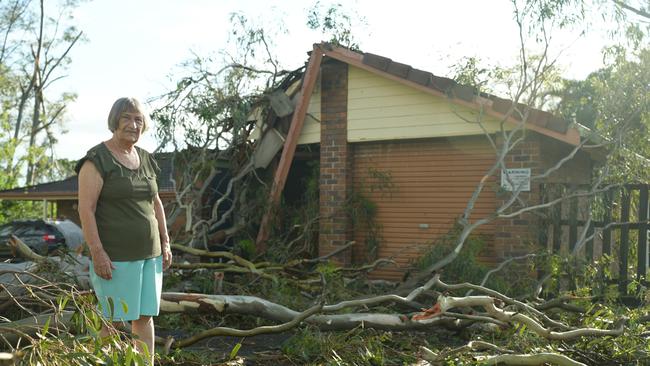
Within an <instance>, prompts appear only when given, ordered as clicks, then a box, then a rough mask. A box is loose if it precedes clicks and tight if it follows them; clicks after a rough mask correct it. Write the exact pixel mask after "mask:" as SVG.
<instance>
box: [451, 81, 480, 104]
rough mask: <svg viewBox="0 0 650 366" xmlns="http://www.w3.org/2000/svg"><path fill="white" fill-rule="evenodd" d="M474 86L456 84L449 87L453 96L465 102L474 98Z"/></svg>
mask: <svg viewBox="0 0 650 366" xmlns="http://www.w3.org/2000/svg"><path fill="white" fill-rule="evenodd" d="M474 94H475V92H474V88H472V87H471V86H467V85H461V84H456V85H454V86H452V87H451V95H452V96H453V97H454V98H458V99H462V100H464V101H467V102H471V101H473V100H474Z"/></svg>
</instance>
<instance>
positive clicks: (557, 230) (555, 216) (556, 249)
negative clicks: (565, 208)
mask: <svg viewBox="0 0 650 366" xmlns="http://www.w3.org/2000/svg"><path fill="white" fill-rule="evenodd" d="M554 188H555V189H554V190H553V193H554V197H552V198H551V200H554V199H557V198H559V197H561V196H562V194H563V193H562V192H561V190H562V186H560V185H556V186H555V187H554ZM562 202H563V201H560V202H558V203H557V204H555V205H553V207H552V208H551V210H552V211H551V217H552V220H553V254H559V253H560V249H561V248H562V241H561V238H562Z"/></svg>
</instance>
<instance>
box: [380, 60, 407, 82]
mask: <svg viewBox="0 0 650 366" xmlns="http://www.w3.org/2000/svg"><path fill="white" fill-rule="evenodd" d="M411 69H412V67H411V66H410V65H407V64H402V63H399V62H395V61H393V62H391V63H390V65H388V69H386V72H387V73H389V74H393V75H395V76H399V77H401V78H403V79H406V78H407V77H408V75H409V71H411Z"/></svg>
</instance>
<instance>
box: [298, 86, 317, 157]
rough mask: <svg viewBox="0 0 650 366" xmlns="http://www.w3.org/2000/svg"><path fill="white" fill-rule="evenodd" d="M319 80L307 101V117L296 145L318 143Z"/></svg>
mask: <svg viewBox="0 0 650 366" xmlns="http://www.w3.org/2000/svg"><path fill="white" fill-rule="evenodd" d="M319 121H320V78H318V80H317V81H316V85H315V86H314V92H313V93H312V95H311V99H310V100H309V108H307V116H306V117H305V123H304V124H303V126H302V132H301V133H300V137H299V138H298V144H313V143H320V123H319Z"/></svg>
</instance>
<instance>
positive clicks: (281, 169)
mask: <svg viewBox="0 0 650 366" xmlns="http://www.w3.org/2000/svg"><path fill="white" fill-rule="evenodd" d="M322 59H323V51H322V50H321V48H320V46H319V45H317V44H315V45H314V49H313V50H312V52H311V56H310V57H309V62H308V64H307V69H306V70H305V75H304V77H303V83H302V87H301V88H300V97H299V98H298V103H297V105H296V109H295V110H294V112H293V115H292V116H291V125H290V127H289V133H288V134H287V137H286V140H285V142H284V147H283V149H282V155H281V156H280V162H279V163H278V167H277V169H276V171H275V176H274V178H273V185H272V186H271V192H270V194H269V205H268V208H267V210H266V212H265V213H264V216H263V217H262V222H261V225H260V231H259V232H258V233H257V240H256V244H257V249H258V251H259V252H261V251H263V250H264V249H265V246H266V243H265V242H266V239H268V235H269V224H270V215H271V212H272V211H273V209H274V208H275V206H276V205H277V204H278V202H279V201H280V194H281V193H282V190H283V189H284V184H285V182H286V180H287V176H288V175H289V168H290V167H291V162H292V161H293V157H294V154H295V152H296V146H297V145H298V138H299V137H300V133H301V132H302V126H303V124H304V122H305V117H306V115H307V109H308V108H309V101H310V100H311V95H312V93H313V92H314V86H315V85H316V80H317V79H318V74H319V72H320V65H321V60H322Z"/></svg>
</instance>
